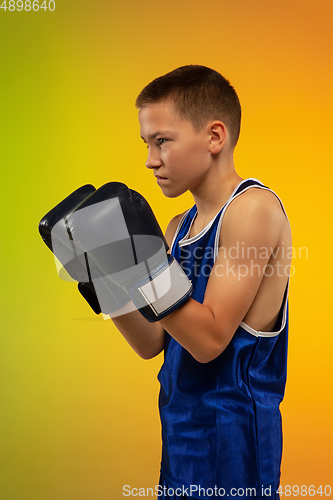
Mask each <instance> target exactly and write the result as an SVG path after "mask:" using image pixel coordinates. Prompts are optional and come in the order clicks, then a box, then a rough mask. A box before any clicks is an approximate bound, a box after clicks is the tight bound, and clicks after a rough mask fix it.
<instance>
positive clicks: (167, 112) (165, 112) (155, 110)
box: [139, 101, 187, 136]
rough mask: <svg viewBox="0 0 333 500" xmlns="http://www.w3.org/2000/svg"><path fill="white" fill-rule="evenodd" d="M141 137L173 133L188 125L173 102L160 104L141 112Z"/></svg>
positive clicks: (149, 106) (150, 105)
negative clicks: (167, 132) (183, 125)
mask: <svg viewBox="0 0 333 500" xmlns="http://www.w3.org/2000/svg"><path fill="white" fill-rule="evenodd" d="M139 122H140V129H141V135H143V136H144V135H145V134H148V135H156V133H157V132H159V131H172V130H174V129H176V128H178V127H180V126H182V124H184V123H186V122H187V120H184V119H183V118H181V117H180V116H179V114H178V113H177V112H176V110H175V107H174V105H173V103H172V102H170V101H166V102H164V101H163V102H158V103H154V104H149V105H147V106H144V107H143V108H141V109H140V111H139Z"/></svg>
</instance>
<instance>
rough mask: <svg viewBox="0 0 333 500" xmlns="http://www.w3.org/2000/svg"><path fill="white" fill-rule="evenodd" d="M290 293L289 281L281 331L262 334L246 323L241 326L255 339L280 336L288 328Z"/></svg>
mask: <svg viewBox="0 0 333 500" xmlns="http://www.w3.org/2000/svg"><path fill="white" fill-rule="evenodd" d="M288 293H289V279H288V283H287V287H286V291H285V295H284V305H283V315H282V322H281V328H280V330H278V331H276V332H261V331H260V330H255V329H254V328H251V326H249V325H247V324H246V323H244V321H242V322H241V324H240V326H241V327H242V328H243V329H244V330H246V331H247V332H248V333H250V334H251V335H253V336H254V337H276V336H277V335H279V333H281V332H282V330H283V329H284V328H285V326H286V321H287V306H288Z"/></svg>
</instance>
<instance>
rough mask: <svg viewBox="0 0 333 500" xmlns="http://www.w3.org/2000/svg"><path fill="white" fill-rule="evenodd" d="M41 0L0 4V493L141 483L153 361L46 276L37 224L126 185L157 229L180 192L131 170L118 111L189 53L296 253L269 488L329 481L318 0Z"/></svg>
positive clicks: (132, 159)
mask: <svg viewBox="0 0 333 500" xmlns="http://www.w3.org/2000/svg"><path fill="white" fill-rule="evenodd" d="M55 1H56V10H55V11H54V12H52V13H51V12H47V13H44V12H43V11H42V12H8V11H7V12H4V11H3V10H1V11H0V47H1V49H0V86H1V88H0V100H1V102H0V143H1V146H0V162H1V163H0V164H1V180H2V182H1V186H2V189H1V301H0V303H1V309H2V313H1V346H0V356H1V361H0V372H1V374H0V390H1V403H0V404H1V408H0V426H1V427H0V431H1V445H0V454H1V458H0V475H1V477H0V498H1V499H3V500H106V499H115V500H118V499H121V498H124V497H123V495H122V487H123V485H130V486H131V487H145V488H147V487H148V486H150V487H153V486H154V485H155V484H156V482H157V480H158V474H159V460H160V446H161V444H160V428H159V420H158V411H157V394H158V383H157V379H156V375H157V372H158V370H159V367H160V365H161V363H162V356H161V355H160V356H159V357H157V358H156V359H154V360H151V361H143V360H141V359H139V358H138V357H137V356H136V355H135V353H134V352H132V351H131V349H130V348H129V347H128V346H127V344H126V342H125V341H124V340H123V339H122V338H121V336H120V334H118V332H117V331H116V330H115V328H114V327H113V326H112V323H111V321H103V319H102V318H100V317H96V316H94V315H93V313H92V312H91V311H90V309H89V307H88V306H87V305H86V304H85V302H84V301H83V300H82V298H81V297H80V296H79V294H78V293H77V292H76V290H75V285H74V284H72V283H66V282H63V281H61V280H59V279H58V277H57V274H56V270H55V266H54V262H53V259H52V257H51V253H50V252H49V250H48V249H47V248H46V247H45V245H43V243H42V241H41V239H40V237H39V235H38V231H37V224H38V221H39V219H40V218H41V217H42V216H43V215H44V214H45V213H46V212H47V211H48V210H49V209H50V208H52V207H53V206H54V205H55V204H56V203H58V202H59V201H60V200H61V199H63V198H64V197H65V196H66V195H68V194H69V193H70V192H71V191H73V190H74V189H76V188H77V187H79V186H80V185H82V184H85V183H92V184H94V185H95V186H96V187H98V186H100V185H102V184H104V183H105V182H108V181H111V180H119V181H123V182H125V183H127V184H128V185H129V186H130V187H132V188H135V189H136V190H138V191H140V192H142V194H143V195H144V196H145V197H147V198H148V199H149V201H150V203H151V205H152V207H153V209H154V211H155V213H156V215H157V218H158V219H159V221H160V223H161V225H162V227H163V228H165V227H166V224H167V222H168V220H169V219H170V218H171V216H173V215H175V214H176V213H179V212H180V211H183V210H185V209H186V208H187V207H189V206H190V205H191V203H192V202H191V198H190V196H189V195H184V196H182V197H181V198H180V199H177V200H168V199H165V198H164V197H163V195H162V193H161V192H160V190H159V188H158V186H157V185H156V184H155V181H154V179H153V177H152V175H151V172H148V171H147V170H146V168H145V166H144V161H145V157H146V149H145V147H144V145H143V144H142V143H141V139H140V138H139V127H138V121H137V112H136V110H135V108H134V100H135V98H136V96H137V94H138V92H139V91H140V90H141V88H142V87H143V86H144V85H145V84H146V83H148V82H149V81H150V80H152V79H153V78H155V77H156V76H159V75H161V74H163V73H166V72H167V71H170V70H171V69H174V68H175V67H177V66H180V65H183V64H189V63H192V64H204V65H207V66H210V67H213V68H214V69H216V70H218V71H220V72H221V73H222V74H223V75H224V76H226V77H227V78H229V79H230V81H231V83H232V84H233V85H234V86H235V88H236V90H237V92H238V94H239V97H240V100H241V102H242V107H243V116H244V119H243V125H242V132H241V138H240V142H239V145H238V147H237V152H236V158H235V159H236V166H237V169H238V172H239V174H240V175H241V176H243V177H246V176H252V177H257V178H259V179H261V180H262V181H263V182H264V183H265V184H266V185H268V186H270V187H271V188H273V189H274V190H275V191H276V192H277V193H278V194H279V195H280V196H281V198H282V199H283V201H284V204H285V207H286V209H287V212H288V214H289V218H290V220H291V224H292V228H293V244H294V246H295V248H297V249H298V248H299V247H307V248H308V258H306V257H305V253H304V252H303V253H302V257H301V258H295V260H294V265H295V276H294V277H293V279H292V286H291V292H290V304H291V321H290V351H289V378H288V384H287V392H286V398H285V401H284V403H283V405H282V413H283V423H284V457H283V470H282V484H283V485H285V484H290V485H302V484H304V485H308V486H309V485H315V486H317V487H318V486H320V485H326V484H331V485H332V487H333V481H332V477H333V476H332V444H333V439H332V416H333V415H332V413H333V412H332V409H333V402H332V369H331V366H332V361H331V359H332V342H333V341H332V333H333V332H332V326H331V310H332V272H331V267H330V266H331V261H332V257H331V247H332V241H333V239H332V209H331V202H332V196H331V185H332V181H333V173H332V108H333V107H332V100H333V99H332V83H333V67H332V48H333V47H332V38H333V37H332V29H331V28H332V20H333V19H332V17H333V16H332V14H333V4H332V2H331V1H330V0H316V2H314V1H309V0H280V1H275V0H251V1H249V0H233V1H232V2H231V1H228V2H227V1H226V0H218V1H216V2H211V3H209V2H202V1H198V0H194V1H189V0H182V1H176V0H169V1H168V2H153V1H151V0H143V1H141V2H137V1H134V0H129V1H123V2H120V1H112V0H111V1H109V0H94V1H87V0H55ZM1 2H2V0H1ZM7 4H8V0H7ZM318 497H319V496H316V497H315V498H318Z"/></svg>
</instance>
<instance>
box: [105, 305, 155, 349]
mask: <svg viewBox="0 0 333 500" xmlns="http://www.w3.org/2000/svg"><path fill="white" fill-rule="evenodd" d="M112 321H113V323H114V325H115V326H116V328H117V329H118V330H119V331H120V333H121V334H122V335H123V337H124V338H125V339H126V341H127V342H128V343H129V345H130V346H131V347H132V349H133V350H134V351H135V352H136V353H137V354H138V355H139V356H140V357H141V358H143V359H151V358H153V357H155V356H157V354H159V353H160V352H161V351H162V350H163V348H164V329H163V327H162V325H160V324H159V323H148V321H146V320H145V318H144V317H143V316H142V315H141V314H140V313H139V311H132V312H130V313H127V314H123V315H121V316H117V317H115V318H112Z"/></svg>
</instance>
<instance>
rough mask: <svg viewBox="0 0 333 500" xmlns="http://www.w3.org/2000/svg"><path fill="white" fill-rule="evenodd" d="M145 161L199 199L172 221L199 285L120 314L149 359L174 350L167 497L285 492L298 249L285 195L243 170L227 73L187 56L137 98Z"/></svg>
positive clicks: (167, 383) (167, 363) (171, 232)
mask: <svg viewBox="0 0 333 500" xmlns="http://www.w3.org/2000/svg"><path fill="white" fill-rule="evenodd" d="M136 105H137V107H138V109H139V121H140V127H141V137H142V139H143V141H144V142H145V143H146V144H147V147H148V159H147V162H146V166H147V168H148V169H150V170H151V171H152V172H153V173H154V175H155V177H156V179H157V183H158V184H159V186H160V188H161V190H162V192H163V194H164V195H165V196H167V197H172V198H173V197H176V196H179V195H181V194H182V193H184V192H186V191H187V190H189V191H190V192H191V194H192V195H193V198H194V201H195V206H194V207H193V208H192V209H191V210H189V211H187V212H185V213H184V214H181V215H179V216H177V217H174V218H173V219H172V220H171V222H170V223H169V225H168V228H167V230H166V240H167V241H168V244H169V247H170V249H171V254H172V255H173V256H174V257H175V258H176V259H177V261H178V262H179V263H180V264H181V266H182V268H183V270H184V271H185V272H186V274H187V276H188V278H189V279H190V280H191V281H192V285H193V294H192V296H191V298H189V300H187V302H186V303H184V304H182V305H181V307H179V308H178V309H176V310H174V311H173V312H171V313H170V314H169V315H168V316H166V317H165V318H164V319H162V320H160V321H158V322H155V323H148V322H147V321H146V320H145V319H144V318H143V316H141V315H140V313H139V312H138V311H133V312H130V313H128V314H124V315H119V316H118V317H115V318H113V321H114V323H115V325H116V327H117V328H118V329H119V330H120V332H121V333H122V334H123V335H124V337H125V338H126V339H127V341H128V342H129V344H130V345H131V346H132V348H133V349H134V350H135V351H136V352H137V353H138V354H139V355H140V356H141V357H143V358H145V359H148V358H151V357H153V356H156V355H157V354H158V353H159V352H161V351H162V350H163V349H164V356H165V359H164V364H163V366H162V368H161V371H160V373H159V380H160V383H161V392H160V399H159V405H160V414H161V421H162V438H163V452H162V465H161V480H160V485H161V490H160V491H161V493H162V492H163V497H162V498H168V499H170V498H174V499H179V498H193V499H197V498H198V499H199V498H203V499H206V500H207V499H208V498H221V497H222V496H231V497H233V498H237V499H240V498H261V497H264V496H265V495H266V496H268V497H270V498H278V493H276V491H277V489H278V487H279V476H280V462H281V451H282V430H281V417H280V412H279V403H280V402H281V400H282V399H283V394H284V387H285V380H286V355H287V328H288V317H287V316H288V309H287V295H288V283H289V270H290V258H289V255H288V254H289V252H287V251H286V250H287V249H288V248H290V247H291V234H290V227H289V223H288V220H287V217H286V214H285V211H284V209H283V206H282V203H281V201H280V200H279V198H278V197H277V196H276V195H275V194H274V193H273V192H272V191H270V190H269V189H268V188H266V187H265V186H263V185H262V183H260V182H259V181H256V180H255V179H247V180H243V179H241V177H239V175H238V174H237V173H236V171H235V168H234V162H233V151H234V148H235V146H236V143H237V140H238V136H239V130H240V120H241V108H240V104H239V100H238V97H237V94H236V92H235V91H234V89H233V88H232V87H231V85H230V84H229V82H228V81H227V80H225V79H224V78H223V77H222V76H221V75H220V74H219V73H217V72H215V71H213V70H211V69H209V68H206V67H203V66H184V67H181V68H178V69H176V70H174V71H172V72H170V73H168V74H166V75H164V76H162V77H160V78H157V79H156V80H154V81H153V82H151V83H150V84H149V85H147V87H145V88H144V89H143V90H142V92H141V93H140V95H139V96H138V98H137V101H136Z"/></svg>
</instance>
